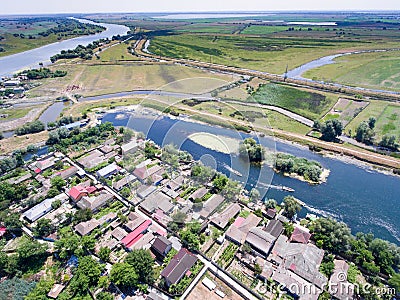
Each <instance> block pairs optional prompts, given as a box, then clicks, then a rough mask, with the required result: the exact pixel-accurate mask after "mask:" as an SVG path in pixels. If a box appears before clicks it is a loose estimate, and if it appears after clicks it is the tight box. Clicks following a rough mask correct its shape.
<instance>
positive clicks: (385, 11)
mask: <svg viewBox="0 0 400 300" xmlns="http://www.w3.org/2000/svg"><path fill="white" fill-rule="evenodd" d="M233 13H236V14H253V16H256V15H255V14H257V15H266V14H285V13H286V14H295V13H309V14H317V13H325V14H326V13H328V14H329V13H359V14H364V13H400V9H385V10H382V9H379V10H378V9H365V10H361V9H359V10H353V9H349V10H343V9H341V10H270V11H244V10H221V11H140V12H133V11H127V12H122V11H115V12H112V11H98V12H43V13H39V12H37V13H1V14H0V17H6V16H51V15H71V16H73V15H95V14H100V15H101V14H112V15H124V14H127V15H146V14H152V15H167V14H171V15H181V14H194V15H195V14H210V15H212V14H233Z"/></svg>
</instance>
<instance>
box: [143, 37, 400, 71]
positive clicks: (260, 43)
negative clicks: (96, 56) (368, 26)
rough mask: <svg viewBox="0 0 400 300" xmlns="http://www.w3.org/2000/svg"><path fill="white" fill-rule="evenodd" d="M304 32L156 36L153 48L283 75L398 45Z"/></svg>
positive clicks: (164, 53)
mask: <svg viewBox="0 0 400 300" xmlns="http://www.w3.org/2000/svg"><path fill="white" fill-rule="evenodd" d="M282 33H283V32H282ZM285 33H286V32H285ZM300 33H301V35H296V36H293V37H288V36H275V35H274V36H271V37H270V36H268V37H249V36H244V35H231V36H225V35H224V36H216V35H214V34H209V35H206V34H204V35H197V34H196V35H194V34H176V35H167V36H157V37H155V38H153V39H152V42H151V44H150V47H149V50H150V51H151V52H153V53H154V54H156V55H162V56H168V57H174V58H185V59H195V60H200V61H205V62H210V61H211V62H213V63H218V64H223V65H227V66H235V67H243V68H247V69H254V70H261V71H267V72H270V73H275V74H283V73H284V72H285V69H286V66H288V67H289V69H293V68H296V67H298V66H300V65H302V64H304V63H306V62H309V61H312V60H314V59H317V58H320V57H323V56H326V55H330V54H335V53H338V52H347V51H353V50H357V49H358V50H360V49H371V48H372V49H380V48H385V47H392V46H393V45H395V44H394V43H393V41H387V40H385V39H380V40H379V43H378V42H374V41H372V42H367V41H360V40H355V39H347V38H346V39H341V38H340V37H336V36H333V37H326V38H316V37H315V34H317V32H314V33H313V32H312V33H310V34H309V35H308V36H304V34H303V33H302V32H300ZM397 46H398V44H397Z"/></svg>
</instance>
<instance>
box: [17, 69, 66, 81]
mask: <svg viewBox="0 0 400 300" xmlns="http://www.w3.org/2000/svg"><path fill="white" fill-rule="evenodd" d="M21 74H22V75H26V77H28V78H29V79H42V78H54V77H64V76H66V75H67V71H61V70H56V71H54V72H53V71H51V70H50V69H49V68H40V69H31V70H25V71H23V72H22V73H21Z"/></svg>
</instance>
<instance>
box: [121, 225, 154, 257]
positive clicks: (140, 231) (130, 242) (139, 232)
mask: <svg viewBox="0 0 400 300" xmlns="http://www.w3.org/2000/svg"><path fill="white" fill-rule="evenodd" d="M151 224H152V221H151V220H149V219H147V220H145V221H144V222H143V223H142V224H140V225H139V226H138V227H137V228H136V229H134V230H133V231H132V232H130V233H128V235H127V236H125V237H124V238H123V239H122V240H121V244H122V245H123V246H124V247H125V249H127V250H132V247H133V246H134V245H135V243H137V242H138V241H139V240H140V239H141V238H142V237H143V235H144V234H145V233H146V232H147V230H148V228H149V227H150V225H151Z"/></svg>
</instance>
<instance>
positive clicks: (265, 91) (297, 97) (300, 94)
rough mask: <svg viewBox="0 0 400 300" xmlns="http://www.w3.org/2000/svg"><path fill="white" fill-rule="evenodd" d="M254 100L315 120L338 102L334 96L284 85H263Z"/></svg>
mask: <svg viewBox="0 0 400 300" xmlns="http://www.w3.org/2000/svg"><path fill="white" fill-rule="evenodd" d="M253 99H254V100H255V101H257V102H258V103H261V104H268V105H274V106H279V107H282V108H285V109H287V110H290V111H292V112H295V113H297V114H299V115H302V116H304V117H307V118H309V119H311V120H315V119H318V118H320V117H321V116H322V115H324V114H325V113H326V112H327V111H328V110H329V109H330V108H331V107H332V106H333V104H334V103H335V102H336V99H335V98H334V97H332V96H330V95H329V96H326V95H325V94H323V93H315V92H309V91H306V90H303V89H297V88H293V87H288V86H285V85H282V84H276V83H268V84H265V85H262V86H261V87H260V88H259V89H258V90H257V91H256V93H255V94H254V96H253Z"/></svg>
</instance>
